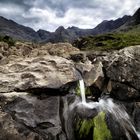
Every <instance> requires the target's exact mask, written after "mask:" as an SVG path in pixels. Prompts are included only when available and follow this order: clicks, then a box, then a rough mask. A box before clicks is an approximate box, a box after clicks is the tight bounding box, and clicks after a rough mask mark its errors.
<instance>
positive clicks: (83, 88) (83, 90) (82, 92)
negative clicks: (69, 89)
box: [79, 79, 86, 104]
mask: <svg viewBox="0 0 140 140" xmlns="http://www.w3.org/2000/svg"><path fill="white" fill-rule="evenodd" d="M79 85H80V93H81V98H82V103H83V104H86V97H85V84H84V81H83V79H82V80H80V81H79Z"/></svg>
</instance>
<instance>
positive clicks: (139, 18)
mask: <svg viewBox="0 0 140 140" xmlns="http://www.w3.org/2000/svg"><path fill="white" fill-rule="evenodd" d="M133 20H134V22H135V24H140V8H139V9H138V10H137V11H136V12H135V14H134V15H133Z"/></svg>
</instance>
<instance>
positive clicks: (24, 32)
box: [0, 16, 40, 41]
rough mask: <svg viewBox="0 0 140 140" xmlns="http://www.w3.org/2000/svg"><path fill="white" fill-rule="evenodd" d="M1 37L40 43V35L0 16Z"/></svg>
mask: <svg viewBox="0 0 140 140" xmlns="http://www.w3.org/2000/svg"><path fill="white" fill-rule="evenodd" d="M0 35H8V36H11V37H13V38H15V39H18V40H25V41H33V40H36V41H39V40H40V37H39V35H38V34H37V33H36V32H35V31H34V30H33V29H32V28H29V27H25V26H23V25H20V24H18V23H16V22H14V21H12V20H8V19H6V18H4V17H1V16H0Z"/></svg>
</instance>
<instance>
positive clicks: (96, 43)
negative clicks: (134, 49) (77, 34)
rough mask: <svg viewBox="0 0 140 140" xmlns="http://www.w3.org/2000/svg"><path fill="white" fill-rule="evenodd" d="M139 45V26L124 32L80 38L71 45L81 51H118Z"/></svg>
mask: <svg viewBox="0 0 140 140" xmlns="http://www.w3.org/2000/svg"><path fill="white" fill-rule="evenodd" d="M139 44H140V26H135V28H134V27H133V28H132V29H129V30H127V31H126V32H124V31H123V32H114V33H109V34H102V35H97V36H88V37H82V38H80V39H78V40H76V41H75V42H74V43H73V45H74V46H75V47H77V48H79V49H81V50H99V51H108V50H119V49H122V48H124V47H128V46H132V45H139Z"/></svg>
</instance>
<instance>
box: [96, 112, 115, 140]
mask: <svg viewBox="0 0 140 140" xmlns="http://www.w3.org/2000/svg"><path fill="white" fill-rule="evenodd" d="M94 125H95V127H94V140H111V139H112V137H111V132H110V130H109V129H108V128H107V124H106V121H105V113H104V112H101V113H99V115H98V116H96V117H95V118H94Z"/></svg>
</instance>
